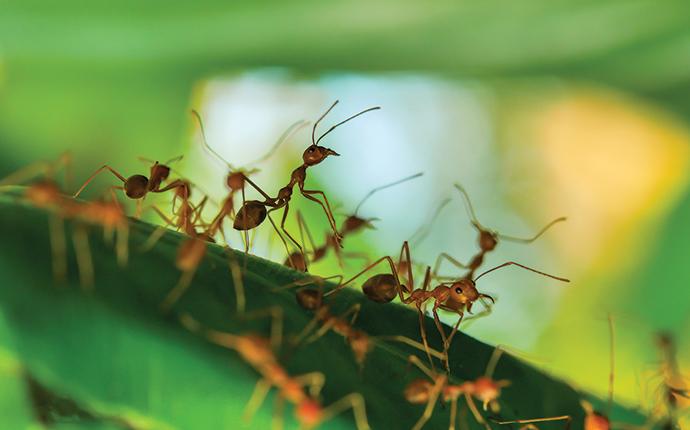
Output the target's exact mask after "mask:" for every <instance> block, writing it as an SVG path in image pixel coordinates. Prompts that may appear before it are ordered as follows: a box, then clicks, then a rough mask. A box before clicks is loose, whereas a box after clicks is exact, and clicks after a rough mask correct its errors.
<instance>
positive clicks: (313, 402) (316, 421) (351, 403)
mask: <svg viewBox="0 0 690 430" xmlns="http://www.w3.org/2000/svg"><path fill="white" fill-rule="evenodd" d="M268 312H269V313H270V314H271V315H272V317H273V320H272V321H273V322H272V325H271V338H270V339H266V338H265V337H262V336H260V335H257V334H245V335H235V334H231V333H225V332H221V331H216V330H211V329H207V328H204V327H202V326H201V324H200V323H199V322H197V321H196V320H194V319H193V318H192V317H191V316H190V315H188V314H183V315H182V316H181V318H180V321H181V323H182V325H183V326H184V327H185V328H187V329H188V330H189V331H190V332H192V333H195V334H199V335H202V336H203V337H205V338H206V339H207V340H209V341H210V342H212V343H214V344H216V345H219V346H222V347H224V348H229V349H233V350H235V351H237V353H238V354H239V355H240V357H241V358H242V359H243V360H244V361H245V362H247V364H249V365H250V366H251V367H253V368H254V370H256V372H257V373H259V374H260V375H261V379H260V380H259V382H257V384H256V388H255V389H254V393H253V395H252V397H251V400H250V401H249V403H248V404H247V407H246V409H245V417H246V418H247V419H249V418H251V416H252V415H253V414H254V413H255V412H256V410H257V409H258V408H259V407H260V406H261V403H263V401H264V399H265V396H266V394H268V390H269V389H270V388H271V387H275V388H276V389H277V390H278V398H279V399H280V400H281V401H282V400H287V401H288V402H290V403H292V404H293V405H295V412H294V413H295V419H296V420H297V422H298V423H299V424H300V426H301V428H306V429H312V428H315V427H317V426H319V425H320V424H322V423H323V422H325V421H328V420H329V419H331V418H332V417H333V416H334V415H336V414H338V413H340V412H341V411H343V410H344V409H346V408H351V409H352V410H353V413H354V417H355V424H356V426H357V429H358V430H369V428H370V427H369V423H368V420H367V415H366V409H365V404H364V398H363V397H362V395H361V394H359V393H351V394H349V395H347V396H345V397H343V398H341V399H340V400H338V401H336V402H335V403H333V404H331V405H330V406H328V407H323V406H322V405H321V404H320V402H319V401H318V400H317V397H318V395H319V393H320V391H321V389H322V387H323V385H324V382H325V376H324V375H323V374H322V373H321V372H310V373H307V374H304V375H300V376H290V375H289V374H288V372H287V371H286V370H285V368H284V367H283V366H282V365H281V364H280V362H279V361H278V358H277V357H276V353H275V351H276V350H277V349H278V348H279V347H280V338H281V336H282V333H281V331H282V329H279V328H278V326H279V325H280V326H281V327H282V309H280V308H279V307H274V308H270V309H269V310H268ZM305 387H309V390H308V392H307V391H305ZM281 427H282V426H281Z"/></svg>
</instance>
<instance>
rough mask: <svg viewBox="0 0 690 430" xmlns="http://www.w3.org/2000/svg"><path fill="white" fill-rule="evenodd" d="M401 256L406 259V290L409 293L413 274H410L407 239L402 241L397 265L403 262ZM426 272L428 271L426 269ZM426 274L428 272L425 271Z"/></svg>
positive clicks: (410, 261)
mask: <svg viewBox="0 0 690 430" xmlns="http://www.w3.org/2000/svg"><path fill="white" fill-rule="evenodd" d="M403 258H405V261H407V292H408V293H410V292H411V290H412V289H413V288H414V276H413V274H412V257H411V256H410V245H409V244H408V242H407V241H404V242H403V244H402V247H401V248H400V257H398V267H401V266H402V264H403ZM427 272H428V271H427ZM427 275H428V273H427ZM426 283H427V281H426V278H425V280H424V285H425V288H426Z"/></svg>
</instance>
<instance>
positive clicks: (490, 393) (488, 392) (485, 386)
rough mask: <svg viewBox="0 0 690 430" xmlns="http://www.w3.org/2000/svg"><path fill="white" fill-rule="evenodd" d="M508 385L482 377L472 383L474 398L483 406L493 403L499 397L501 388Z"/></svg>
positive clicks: (506, 382) (505, 382)
mask: <svg viewBox="0 0 690 430" xmlns="http://www.w3.org/2000/svg"><path fill="white" fill-rule="evenodd" d="M507 385H508V381H494V380H493V379H491V378H489V377H487V376H482V377H479V378H477V380H475V381H474V396H475V397H476V398H477V399H479V400H480V401H481V402H482V403H483V404H484V405H488V404H489V403H492V402H495V401H496V400H497V399H498V398H499V397H500V395H501V388H503V387H505V386H507Z"/></svg>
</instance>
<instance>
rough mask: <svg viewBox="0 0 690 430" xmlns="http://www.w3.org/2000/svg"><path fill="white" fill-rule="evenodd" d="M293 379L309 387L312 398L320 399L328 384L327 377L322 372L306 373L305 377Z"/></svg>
mask: <svg viewBox="0 0 690 430" xmlns="http://www.w3.org/2000/svg"><path fill="white" fill-rule="evenodd" d="M292 379H293V381H294V382H296V383H298V384H299V385H301V386H308V387H309V395H310V396H311V397H318V396H319V395H320V394H321V390H322V389H323V386H324V384H325V383H326V376H324V374H323V373H321V372H310V373H305V374H304V375H300V376H295V377H294V378H292Z"/></svg>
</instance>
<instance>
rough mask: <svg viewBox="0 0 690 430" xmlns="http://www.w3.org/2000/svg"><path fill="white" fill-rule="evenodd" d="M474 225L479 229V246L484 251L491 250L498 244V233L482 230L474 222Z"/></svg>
mask: <svg viewBox="0 0 690 430" xmlns="http://www.w3.org/2000/svg"><path fill="white" fill-rule="evenodd" d="M475 227H477V230H479V240H478V242H479V248H480V249H481V250H482V251H484V252H488V251H493V250H494V248H496V245H497V244H498V235H497V234H496V233H494V232H493V231H489V230H484V229H482V228H481V227H480V226H478V225H476V224H475Z"/></svg>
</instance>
